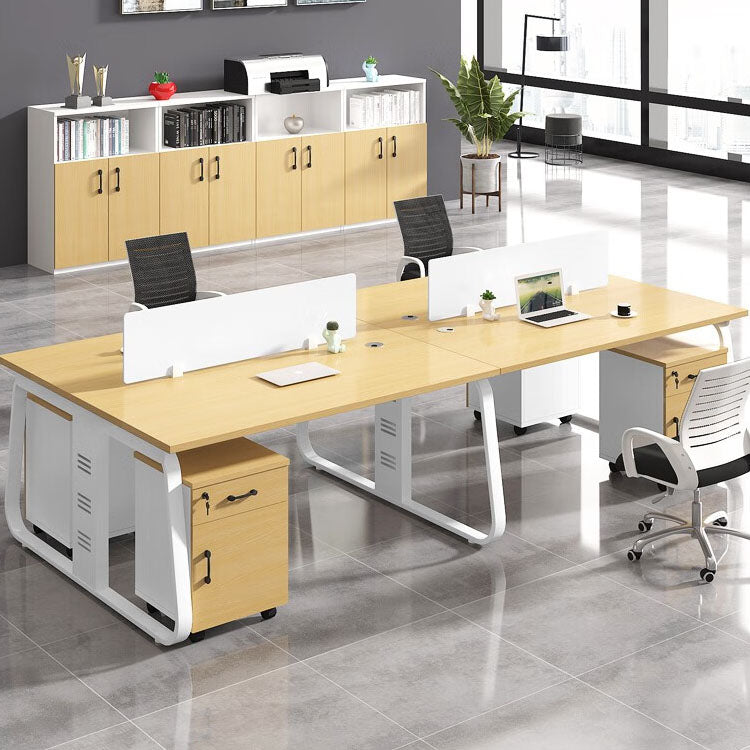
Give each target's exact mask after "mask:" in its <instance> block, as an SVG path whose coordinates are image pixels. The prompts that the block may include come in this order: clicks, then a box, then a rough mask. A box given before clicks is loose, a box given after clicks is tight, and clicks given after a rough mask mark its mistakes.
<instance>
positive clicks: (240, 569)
mask: <svg viewBox="0 0 750 750" xmlns="http://www.w3.org/2000/svg"><path fill="white" fill-rule="evenodd" d="M287 527H288V510H287V503H286V502H281V503H276V505H270V506H268V507H265V508H259V509H257V510H254V511H251V512H250V513H241V514H239V515H238V516H235V517H233V518H223V519H221V520H220V521H213V522H211V523H204V524H201V525H200V526H196V527H194V528H193V541H192V558H191V570H192V589H193V632H194V633H195V632H198V631H200V630H205V629H206V628H212V627H216V626H217V625H223V624H224V623H227V622H233V621H234V620H239V619H241V618H243V617H248V616H249V615H252V614H256V613H258V612H262V611H264V610H266V609H272V608H273V607H278V606H281V605H282V604H286V602H287V601H288V598H289V570H288V569H289V541H288V531H287ZM207 551H208V552H210V563H211V578H210V583H209V582H207V580H206V577H207V575H208V563H209V559H208V558H207V556H206V552H207Z"/></svg>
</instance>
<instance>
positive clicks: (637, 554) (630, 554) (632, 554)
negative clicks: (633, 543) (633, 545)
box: [628, 549, 643, 562]
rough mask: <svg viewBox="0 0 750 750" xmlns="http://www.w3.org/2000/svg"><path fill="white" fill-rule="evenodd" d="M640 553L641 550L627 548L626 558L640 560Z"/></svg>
mask: <svg viewBox="0 0 750 750" xmlns="http://www.w3.org/2000/svg"><path fill="white" fill-rule="evenodd" d="M642 554H643V552H636V551H635V550H634V549H629V550H628V560H630V562H635V561H636V560H640V559H641V555H642Z"/></svg>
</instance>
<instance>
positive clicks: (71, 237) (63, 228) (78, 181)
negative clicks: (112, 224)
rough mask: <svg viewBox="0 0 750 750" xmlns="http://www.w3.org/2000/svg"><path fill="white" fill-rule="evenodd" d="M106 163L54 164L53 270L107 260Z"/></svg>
mask: <svg viewBox="0 0 750 750" xmlns="http://www.w3.org/2000/svg"><path fill="white" fill-rule="evenodd" d="M108 177H109V176H108V173H107V160H106V159H95V160H92V161H81V162H68V163H66V164H56V165H55V268H70V267H71V266H85V265H88V264H90V263H104V262H106V261H107V260H109V236H108V233H109V205H108V200H107V195H108V193H109V188H108V184H107V183H108Z"/></svg>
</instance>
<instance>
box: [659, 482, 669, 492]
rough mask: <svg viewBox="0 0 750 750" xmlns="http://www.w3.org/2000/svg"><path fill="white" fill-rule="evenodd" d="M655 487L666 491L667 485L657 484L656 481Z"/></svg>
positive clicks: (660, 490)
mask: <svg viewBox="0 0 750 750" xmlns="http://www.w3.org/2000/svg"><path fill="white" fill-rule="evenodd" d="M656 489H658V490H659V492H666V491H667V485H666V484H658V483H657V485H656Z"/></svg>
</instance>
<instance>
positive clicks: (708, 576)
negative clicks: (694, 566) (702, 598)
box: [701, 568, 716, 583]
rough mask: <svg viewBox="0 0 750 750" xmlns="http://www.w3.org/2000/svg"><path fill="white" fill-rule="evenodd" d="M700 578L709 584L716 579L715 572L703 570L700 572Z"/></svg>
mask: <svg viewBox="0 0 750 750" xmlns="http://www.w3.org/2000/svg"><path fill="white" fill-rule="evenodd" d="M701 578H702V579H703V580H704V581H705V582H706V583H711V581H713V580H714V578H716V571H715V570H709V569H708V568H703V570H701Z"/></svg>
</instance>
